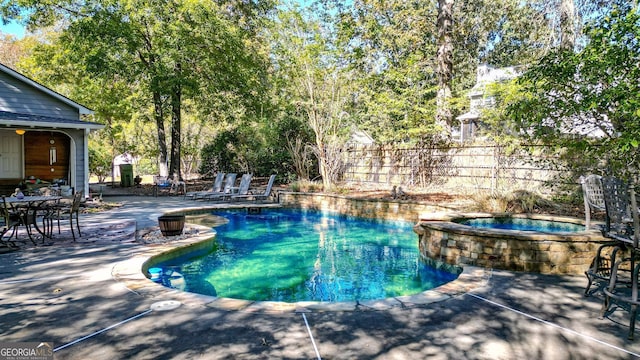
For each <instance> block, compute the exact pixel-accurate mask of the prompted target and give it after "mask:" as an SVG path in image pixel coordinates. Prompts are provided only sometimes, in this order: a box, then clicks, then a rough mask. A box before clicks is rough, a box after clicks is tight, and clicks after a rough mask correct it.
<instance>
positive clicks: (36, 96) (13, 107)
mask: <svg viewBox="0 0 640 360" xmlns="http://www.w3.org/2000/svg"><path fill="white" fill-rule="evenodd" d="M0 111H9V112H14V113H20V114H34V115H42V116H51V117H56V118H65V119H74V120H77V119H79V118H80V115H79V111H78V109H77V108H74V107H72V106H69V105H67V104H65V103H64V102H62V101H59V100H58V99H56V98H54V97H51V96H50V95H49V94H46V93H44V92H42V91H40V90H38V89H37V88H34V87H31V86H29V85H27V84H25V83H23V82H21V81H20V80H17V79H16V78H14V77H11V76H8V75H7V74H5V73H2V72H0Z"/></svg>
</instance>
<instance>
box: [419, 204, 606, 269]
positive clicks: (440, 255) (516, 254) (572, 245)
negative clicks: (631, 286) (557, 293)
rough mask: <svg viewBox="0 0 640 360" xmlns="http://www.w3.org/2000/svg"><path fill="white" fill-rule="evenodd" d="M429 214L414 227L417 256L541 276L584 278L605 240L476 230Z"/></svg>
mask: <svg viewBox="0 0 640 360" xmlns="http://www.w3.org/2000/svg"><path fill="white" fill-rule="evenodd" d="M434 215H436V216H432V217H431V218H429V217H427V219H425V218H423V219H421V221H420V222H419V223H418V225H416V226H415V228H414V230H415V231H416V233H418V235H419V237H420V253H421V254H422V255H423V256H425V257H427V258H431V259H436V260H440V261H443V262H445V263H449V264H469V265H474V266H482V267H487V268H496V269H505V270H514V271H529V272H538V273H543V274H584V272H585V270H587V269H588V268H589V265H590V263H591V260H592V259H593V257H594V255H595V253H596V250H597V248H598V247H599V246H600V245H601V244H602V243H604V242H606V241H607V239H605V238H604V237H603V236H602V235H601V234H600V232H599V231H595V230H589V231H582V232H577V233H573V234H572V233H559V234H550V233H533V232H528V231H515V230H498V229H479V228H473V227H471V226H466V225H462V224H458V223H454V222H451V221H448V219H441V220H440V221H439V220H434V218H437V217H438V216H437V214H434ZM440 215H442V214H440ZM441 217H444V218H446V217H447V216H446V215H445V216H441ZM535 218H538V219H543V220H552V221H553V220H556V221H560V220H567V218H553V217H542V216H536V217H535ZM573 220H574V221H575V220H576V219H573Z"/></svg>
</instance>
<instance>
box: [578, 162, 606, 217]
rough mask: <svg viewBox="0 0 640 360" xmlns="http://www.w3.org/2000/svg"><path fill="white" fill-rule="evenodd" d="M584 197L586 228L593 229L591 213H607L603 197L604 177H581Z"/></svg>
mask: <svg viewBox="0 0 640 360" xmlns="http://www.w3.org/2000/svg"><path fill="white" fill-rule="evenodd" d="M580 184H581V185H582V197H583V199H584V217H585V228H586V229H587V230H589V229H590V228H591V212H592V211H596V210H599V211H605V204H604V196H603V195H602V177H601V176H600V175H593V174H592V175H587V176H580Z"/></svg>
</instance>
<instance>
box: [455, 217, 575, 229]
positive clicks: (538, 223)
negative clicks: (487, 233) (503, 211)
mask: <svg viewBox="0 0 640 360" xmlns="http://www.w3.org/2000/svg"><path fill="white" fill-rule="evenodd" d="M454 222H456V223H458V224H462V225H468V226H471V227H474V228H482V229H502V230H517V231H536V232H550V233H563V232H579V231H584V225H582V224H574V223H570V222H564V221H552V220H542V219H529V218H516V217H511V216H504V217H484V218H473V219H456V220H454Z"/></svg>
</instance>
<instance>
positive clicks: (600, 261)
mask: <svg viewBox="0 0 640 360" xmlns="http://www.w3.org/2000/svg"><path fill="white" fill-rule="evenodd" d="M580 180H581V183H582V186H583V190H584V197H585V216H586V217H587V221H588V219H589V217H588V215H586V214H587V213H588V212H589V210H590V209H589V208H590V204H591V203H594V204H596V205H597V206H598V207H599V206H602V208H603V209H604V210H605V213H606V221H605V225H604V228H602V229H601V230H602V234H603V235H604V236H605V237H607V238H610V239H612V240H613V241H609V242H606V243H604V244H602V245H600V246H599V247H598V249H597V250H596V255H595V257H594V258H593V260H592V261H591V265H590V266H589V268H588V269H587V271H585V273H584V274H585V275H586V276H587V281H588V283H587V287H586V289H585V290H584V295H585V296H589V295H590V294H591V293H592V290H591V286H592V285H593V284H594V283H595V284H597V285H599V288H600V287H603V286H606V285H607V284H608V283H609V281H610V280H611V269H612V268H613V265H614V264H615V262H616V260H618V259H619V257H620V256H621V255H622V254H623V253H624V251H625V250H626V249H627V245H626V244H625V243H623V242H620V241H619V240H618V239H616V236H618V235H617V234H619V233H621V230H623V229H622V228H621V227H622V226H623V225H622V224H627V223H628V222H629V219H630V215H629V201H630V200H629V190H628V186H627V184H626V183H625V182H624V181H622V180H620V179H618V178H615V177H604V178H603V177H600V176H598V175H590V176H588V177H586V178H582V177H581V178H580ZM585 184H586V186H585ZM585 187H586V189H585ZM596 290H597V289H596ZM594 291H595V290H594Z"/></svg>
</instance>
